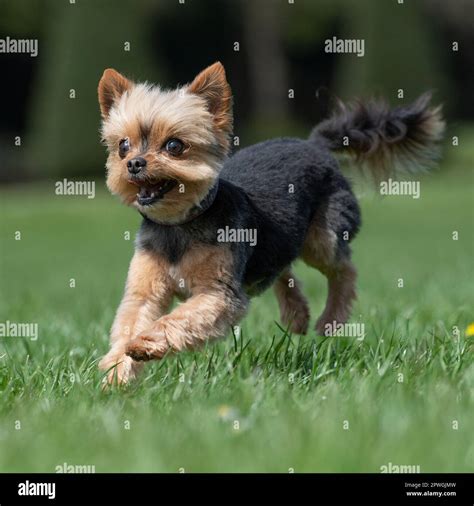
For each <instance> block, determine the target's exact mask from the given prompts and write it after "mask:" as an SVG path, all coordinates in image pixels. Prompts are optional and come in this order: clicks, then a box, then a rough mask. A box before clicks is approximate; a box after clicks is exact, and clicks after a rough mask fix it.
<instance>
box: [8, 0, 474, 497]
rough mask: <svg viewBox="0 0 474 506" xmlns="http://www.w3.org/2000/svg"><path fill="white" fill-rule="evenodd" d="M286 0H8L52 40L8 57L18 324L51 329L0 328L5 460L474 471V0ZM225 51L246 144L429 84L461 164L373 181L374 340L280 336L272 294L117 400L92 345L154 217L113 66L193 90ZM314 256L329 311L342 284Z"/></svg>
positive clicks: (365, 207) (11, 282)
mask: <svg viewBox="0 0 474 506" xmlns="http://www.w3.org/2000/svg"><path fill="white" fill-rule="evenodd" d="M291 1H292V0H248V1H245V0H184V3H180V1H179V0H75V1H74V2H73V0H0V39H4V38H5V37H7V36H9V37H11V38H17V39H30V38H37V39H38V41H39V54H38V57H36V58H32V57H30V56H29V55H28V54H2V53H0V68H1V79H0V88H1V99H2V100H1V109H0V111H1V112H0V171H1V172H0V214H1V218H2V219H1V220H0V286H1V288H2V289H1V290H0V323H1V321H2V320H3V321H7V320H8V321H10V322H32V323H37V324H38V328H39V331H38V333H39V338H38V339H37V340H36V341H30V340H28V339H22V338H15V337H6V338H4V337H2V336H0V471H8V472H11V471H18V472H20V471H21V472H25V471H34V472H52V471H54V470H55V468H56V466H57V465H58V464H61V465H62V463H65V462H67V463H72V464H91V465H95V466H96V469H97V472H106V471H135V472H149V471H166V472H176V471H177V470H178V469H180V468H184V469H186V472H195V471H216V470H218V471H221V472H231V471H233V472H235V471H274V472H288V469H289V468H292V469H295V470H296V471H295V472H305V471H319V472H346V471H351V472H379V471H380V466H381V465H385V464H387V463H390V462H391V463H394V464H410V465H411V464H419V465H420V466H421V470H422V472H453V471H458V472H459V471H461V472H472V471H473V470H474V469H473V463H474V458H473V455H474V441H473V437H472V434H473V433H474V427H473V417H472V413H473V405H474V397H473V393H474V363H473V357H474V354H473V349H474V338H473V334H472V333H471V331H469V332H467V330H466V329H472V328H473V325H474V323H473V322H474V315H473V312H472V310H473V308H474V293H473V286H472V277H473V262H472V259H473V258H474V237H473V231H474V226H473V224H474V206H473V205H472V204H473V200H474V194H473V188H474V185H473V181H474V172H473V161H474V93H473V91H474V50H473V49H474V26H473V24H474V0H453V1H448V0H404V2H403V3H399V2H400V1H401V0H352V1H349V0H294V3H291ZM332 37H338V38H341V39H363V40H364V41H365V48H364V49H365V54H364V56H363V57H358V56H356V55H355V54H331V53H326V52H325V51H324V49H325V40H326V39H332ZM453 43H457V49H458V50H457V51H454V50H453V48H455V47H456V45H454V46H453ZM127 49H130V50H127ZM216 60H221V61H222V62H223V63H224V65H225V67H226V69H227V73H228V79H229V82H230V83H231V86H232V89H233V91H234V95H235V109H234V110H235V135H236V136H238V138H239V144H240V147H242V146H245V145H248V144H251V143H254V142H257V141H259V140H262V139H266V138H270V137H272V136H290V135H296V136H299V135H301V136H304V137H306V136H307V135H308V133H309V130H310V129H311V128H312V127H313V125H314V124H315V123H317V122H318V121H319V120H321V119H322V118H323V117H324V116H325V115H326V114H327V112H328V106H330V104H331V103H332V101H333V100H334V98H335V97H340V98H342V99H344V100H346V99H350V98H352V97H356V96H360V97H367V96H370V95H377V96H384V97H386V99H387V100H388V101H390V102H391V103H392V105H401V104H405V103H407V102H408V101H410V100H412V99H414V98H415V97H416V96H417V95H419V94H420V93H422V92H424V91H426V90H427V89H430V90H432V91H433V93H434V98H433V101H434V103H436V104H438V103H441V104H443V108H444V114H445V116H446V118H447V123H448V131H447V134H446V140H445V143H444V146H443V150H442V158H441V160H440V163H439V166H438V167H437V168H436V169H435V170H433V171H432V172H431V173H429V174H427V175H425V176H420V180H421V198H420V199H413V198H411V196H398V195H390V196H387V197H384V198H378V196H377V193H376V192H375V191H372V190H371V189H370V186H369V185H367V184H364V185H362V183H363V182H364V181H363V180H356V181H355V190H356V194H357V196H358V198H359V201H360V205H361V208H362V216H363V223H364V224H363V227H362V229H361V232H360V235H359V237H358V238H357V239H356V241H354V244H353V250H354V261H355V264H356V265H357V268H358V271H359V280H358V300H357V302H356V304H355V307H354V311H353V317H352V321H354V322H355V321H358V322H362V323H364V324H365V326H366V331H367V337H366V339H365V341H364V342H359V341H357V342H356V341H354V340H353V339H351V338H348V339H342V340H340V339H339V338H338V339H337V341H335V342H333V340H327V339H320V338H318V337H317V336H315V335H314V332H311V333H310V334H309V335H308V336H304V337H302V338H301V339H299V338H298V340H297V339H296V336H294V338H291V339H288V340H286V338H285V343H284V338H282V337H281V336H282V332H283V331H282V330H281V328H279V327H278V324H279V316H278V314H279V313H278V306H277V302H276V299H275V297H274V295H273V293H272V291H271V290H269V291H267V292H266V293H265V294H263V295H262V296H261V297H258V298H256V299H255V300H253V301H252V305H251V308H250V310H249V313H248V315H247V317H246V318H245V319H244V320H243V321H242V333H241V336H242V338H241V339H240V341H239V343H240V344H238V346H237V344H236V345H235V347H234V341H233V340H232V338H231V337H230V336H229V338H228V339H227V340H222V341H220V342H219V343H216V344H215V345H212V346H210V347H209V348H206V350H204V351H203V352H201V351H200V352H197V353H195V354H192V353H191V354H183V355H180V356H179V357H175V358H172V357H170V358H169V360H168V359H167V360H165V361H163V362H159V363H156V364H154V365H152V366H151V367H150V368H148V369H147V371H148V372H147V373H146V375H145V377H144V381H143V383H140V384H139V385H138V386H137V389H135V387H133V388H131V389H130V391H129V392H127V395H125V396H124V395H122V392H116V395H115V394H114V395H113V396H108V395H105V394H104V395H102V392H101V389H100V388H99V385H100V381H101V377H100V374H99V372H98V369H97V367H96V363H97V361H98V360H99V357H100V356H101V355H103V354H104V353H105V352H106V351H107V349H108V333H109V329H110V326H111V324H112V321H113V317H114V313H115V310H116V308H117V306H118V304H119V301H120V298H121V295H122V292H123V286H124V281H125V277H126V272H127V266H128V264H129V262H130V258H131V256H132V254H133V249H134V246H133V238H134V235H135V231H136V230H137V228H138V226H139V222H140V220H141V217H140V215H139V214H138V213H137V212H135V211H133V210H131V209H129V208H126V207H125V206H122V205H120V204H119V202H118V201H117V199H115V198H114V197H113V196H112V195H110V194H109V192H108V191H107V190H106V188H105V175H104V166H105V160H106V153H105V148H104V147H103V146H101V144H100V135H99V127H100V114H99V107H98V103H97V84H98V81H99V79H100V77H101V75H102V73H103V71H104V69H105V68H107V67H114V68H116V69H118V70H119V71H121V72H123V73H124V74H126V75H127V76H129V77H131V78H132V79H135V80H138V81H143V80H148V81H151V82H158V83H160V84H162V85H164V86H170V87H174V86H176V85H177V84H178V83H180V84H184V83H187V82H189V81H190V80H191V79H192V78H193V77H194V75H195V74H197V73H198V72H199V71H200V70H201V69H203V68H204V67H206V66H207V65H209V64H211V63H213V62H214V61H216ZM290 90H291V91H290ZM399 90H403V94H404V97H403V98H399ZM70 97H74V98H70ZM290 97H293V98H290ZM347 169H348V170H347V175H348V176H350V177H351V178H353V174H354V170H352V167H348V168H347ZM63 178H67V179H68V180H69V179H72V180H74V179H78V180H80V181H87V182H89V181H91V180H92V181H94V182H96V185H95V186H96V195H95V198H93V199H89V198H88V197H87V196H84V195H67V196H62V195H56V194H55V182H56V181H62V180H63ZM364 183H365V182H364ZM269 184H271V182H269ZM295 272H296V276H297V278H298V279H300V280H302V282H303V290H304V292H305V294H306V295H307V296H308V300H309V301H310V304H311V314H312V323H311V325H313V323H314V321H315V319H316V317H317V316H318V315H319V314H320V313H321V311H322V309H323V306H324V301H325V297H326V285H325V280H324V278H323V276H322V275H319V274H318V273H316V272H315V271H314V270H312V269H309V268H308V267H306V266H304V265H302V264H301V263H297V264H296V266H295ZM400 279H402V280H403V281H404V285H403V288H401V287H400V284H399V282H400ZM456 329H457V331H456V332H455V330H456ZM472 332H474V331H472ZM456 336H461V337H460V338H457V337H456ZM290 341H291V342H292V344H290ZM244 342H245V344H244ZM236 343H237V341H236ZM384 343H385V344H384ZM247 345H248V346H247ZM300 345H301V346H300ZM230 364H232V366H230ZM182 372H184V373H185V375H186V378H187V380H186V382H182V381H181V379H180V378H181V373H182ZM290 373H291V374H293V373H295V378H296V379H295V382H294V383H293V382H291V381H289V377H290ZM400 373H402V376H403V377H404V378H406V379H405V380H404V382H403V383H401V382H400V379H399V378H400ZM434 400H435V402H433V401H434ZM222 407H223V408H224V413H225V412H230V413H238V414H237V415H234V414H231V415H229V416H231V417H234V416H238V417H239V418H241V419H242V425H241V430H240V434H237V433H236V431H235V430H234V429H233V428H231V425H230V424H231V421H230V419H228V420H226V421H223V420H221V419H220V417H221V415H220V414H219V413H222ZM226 410H227V411H226ZM17 420H21V423H22V430H16V427H15V424H16V421H17ZM123 420H130V421H131V422H132V430H130V431H128V430H127V431H125V433H126V435H125V436H124V429H123V422H122V421H123ZM343 420H350V421H351V422H350V423H351V427H350V431H345V430H343V429H342V422H343ZM453 420H454V421H459V430H452V429H451V427H452V423H453ZM456 423H457V422H456ZM14 427H15V429H14ZM456 428H457V427H456ZM74 434H77V435H79V436H80V441H79V440H78V438H77V437H72V435H74ZM78 441H79V443H78ZM224 496H225V495H224ZM224 496H223V497H224Z"/></svg>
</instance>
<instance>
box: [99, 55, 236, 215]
mask: <svg viewBox="0 0 474 506" xmlns="http://www.w3.org/2000/svg"><path fill="white" fill-rule="evenodd" d="M99 103H100V105H101V110H102V114H103V117H104V121H103V125H102V137H103V139H104V141H105V143H106V144H107V147H108V150H109V157H108V160H107V164H106V167H107V186H108V188H109V189H110V191H111V192H112V193H113V194H115V195H119V196H120V197H121V198H122V200H123V202H124V203H125V204H127V205H131V206H133V207H136V208H137V209H138V210H139V211H140V212H141V213H142V214H145V215H147V216H148V217H149V218H151V219H153V220H156V221H160V222H167V223H170V224H173V223H178V222H180V221H183V220H184V219H186V216H187V214H188V212H189V211H190V209H192V208H193V207H194V206H195V205H197V204H199V202H201V200H202V199H203V198H204V197H205V195H206V194H207V192H208V191H209V188H210V187H211V186H212V185H213V184H214V182H215V180H216V178H217V176H218V174H219V172H220V170H221V168H222V160H223V158H224V157H225V155H226V153H227V151H228V148H229V135H230V133H231V130H232V107H231V105H232V104H231V91H230V87H229V85H228V83H227V81H226V78H225V72H224V68H223V67H222V65H221V64H220V63H216V64H214V65H211V66H210V67H208V68H207V69H205V70H203V71H202V72H201V73H200V74H199V75H198V76H197V77H196V79H195V80H194V81H193V82H192V83H191V84H190V85H188V86H185V87H182V88H179V89H176V90H171V91H169V90H162V89H160V88H159V87H157V86H150V85H148V84H135V83H132V82H131V81H129V80H128V79H126V78H125V77H123V76H121V75H120V74H119V73H118V72H116V71H113V70H111V69H108V70H107V71H106V72H104V75H103V77H102V79H101V81H100V83H99ZM144 137H146V138H147V140H148V145H147V146H146V149H145V150H144V146H143V138H144ZM125 138H128V139H129V142H130V147H131V148H130V151H129V152H128V153H127V156H126V157H125V158H124V159H121V158H120V156H119V153H118V150H119V143H120V141H121V140H122V139H125ZM171 138H178V139H180V140H181V141H183V143H184V144H185V146H186V149H185V151H184V152H183V154H181V155H180V156H178V157H173V156H172V155H169V154H168V153H167V152H166V150H164V145H165V143H166V141H167V140H169V139H171ZM136 156H141V157H143V158H145V159H146V160H147V179H148V180H150V181H153V180H158V179H162V178H168V179H174V180H176V181H177V182H178V183H179V184H178V186H176V187H175V188H174V189H173V190H171V191H170V192H169V193H168V194H166V195H165V197H164V198H163V199H162V200H160V201H158V202H156V203H155V204H153V205H152V206H144V207H142V206H140V205H139V204H138V203H137V201H136V194H137V191H138V190H137V186H136V185H134V184H132V183H131V182H130V181H129V174H128V171H127V162H128V161H129V160H131V159H132V158H134V157H136Z"/></svg>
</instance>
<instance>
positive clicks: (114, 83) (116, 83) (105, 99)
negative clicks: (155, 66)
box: [97, 69, 132, 119]
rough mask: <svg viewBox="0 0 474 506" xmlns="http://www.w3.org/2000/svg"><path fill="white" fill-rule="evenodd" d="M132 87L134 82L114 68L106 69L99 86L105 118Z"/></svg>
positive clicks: (101, 106) (100, 100)
mask: <svg viewBox="0 0 474 506" xmlns="http://www.w3.org/2000/svg"><path fill="white" fill-rule="evenodd" d="M131 87H132V82H131V81H129V80H128V79H127V78H126V77H124V76H122V75H121V74H119V73H118V72H117V71H116V70H114V69H106V70H104V74H103V75H102V78H101V80H100V81H99V88H98V90H97V92H98V95H99V105H100V112H101V114H102V117H103V118H104V119H105V118H107V116H108V115H109V111H110V108H111V107H112V106H113V104H114V102H116V101H117V100H118V99H119V98H120V97H121V96H122V95H123V94H124V93H125V92H126V91H127V90H129V89H130V88H131Z"/></svg>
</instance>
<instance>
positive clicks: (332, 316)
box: [301, 220, 357, 334]
mask: <svg viewBox="0 0 474 506" xmlns="http://www.w3.org/2000/svg"><path fill="white" fill-rule="evenodd" d="M336 246H337V237H336V234H335V233H334V232H333V231H330V230H328V229H327V228H324V227H322V225H321V223H319V222H318V220H314V221H313V223H312V224H311V226H310V228H309V230H308V233H307V235H306V239H305V242H304V245H303V251H302V254H301V257H302V259H303V260H304V262H306V263H307V264H308V265H310V266H311V267H315V268H316V269H318V270H319V271H321V272H322V273H323V274H324V275H325V276H326V278H327V280H328V297H327V301H326V307H325V308H324V311H323V313H322V314H321V316H320V317H319V319H318V321H317V322H316V330H317V331H318V332H319V333H320V334H325V333H326V325H327V324H333V322H334V321H335V322H337V323H345V322H346V321H347V320H348V318H349V316H350V312H351V308H352V303H353V301H354V299H355V298H356V290H355V282H356V278H357V271H356V269H355V267H354V265H353V264H352V262H351V261H350V260H348V259H343V260H337V259H336Z"/></svg>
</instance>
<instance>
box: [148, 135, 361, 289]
mask: <svg viewBox="0 0 474 506" xmlns="http://www.w3.org/2000/svg"><path fill="white" fill-rule="evenodd" d="M318 212H319V213H320V214H321V216H322V218H323V219H322V221H323V222H326V223H327V226H328V227H330V228H331V229H332V230H333V231H334V232H335V233H336V234H337V236H338V238H339V239H340V250H341V251H340V254H341V255H348V253H349V250H348V246H347V241H344V240H343V238H342V234H343V232H344V231H348V232H349V234H350V238H351V239H352V238H353V237H354V236H355V234H356V233H357V231H358V229H359V225H360V217H359V207H358V205H357V202H356V199H355V197H354V195H353V194H352V191H351V188H350V185H349V183H348V182H347V180H346V179H345V178H344V177H343V176H342V174H341V173H340V171H339V169H338V166H337V162H336V160H335V159H334V157H333V156H332V154H331V153H330V151H329V150H328V149H327V148H326V147H325V143H324V141H323V140H322V139H320V140H314V139H313V140H311V141H306V140H301V139H274V140H270V141H266V142H262V143H260V144H256V145H254V146H250V147H248V148H245V149H242V150H240V151H238V152H237V153H236V154H235V155H234V156H232V157H231V158H230V159H229V160H228V161H227V162H226V163H225V165H224V168H223V170H222V172H221V176H220V184H219V189H218V192H217V195H216V198H215V200H214V203H213V204H212V205H211V206H210V208H209V209H208V210H207V211H206V212H205V213H203V214H201V215H200V216H198V217H197V218H196V219H194V220H192V221H190V222H188V223H185V224H183V225H177V226H173V227H170V226H166V225H159V224H156V223H154V222H152V221H150V220H148V219H146V218H145V219H144V221H143V223H142V227H141V229H140V232H139V236H138V247H141V248H149V249H153V250H155V251H158V252H159V253H160V254H163V255H165V256H166V257H167V259H168V260H169V261H170V262H172V263H176V262H178V261H179V259H180V258H181V257H182V255H183V254H184V253H185V251H186V250H187V249H188V248H190V247H192V244H193V243H196V242H203V243H207V244H217V243H218V241H217V237H218V231H219V229H225V227H226V226H228V227H229V228H231V229H256V231H257V236H256V238H257V243H256V245H255V246H251V245H250V244H249V243H248V242H239V243H230V245H231V248H232V251H233V254H234V264H235V276H236V278H237V280H238V281H240V282H242V283H243V285H244V286H245V287H246V289H247V291H248V292H249V293H251V294H254V293H259V292H260V291H262V290H264V289H265V288H267V287H268V286H269V285H270V284H271V283H272V282H273V281H274V279H275V277H276V276H277V275H278V274H279V273H280V272H281V271H282V270H283V269H284V268H285V267H287V266H288V265H289V264H291V263H292V262H293V261H294V260H295V259H296V258H297V257H298V256H299V255H300V253H301V248H302V245H303V241H304V239H305V236H306V233H307V231H308V227H309V225H310V223H311V220H312V219H313V218H314V216H315V215H316V214H317V213H318Z"/></svg>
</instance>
